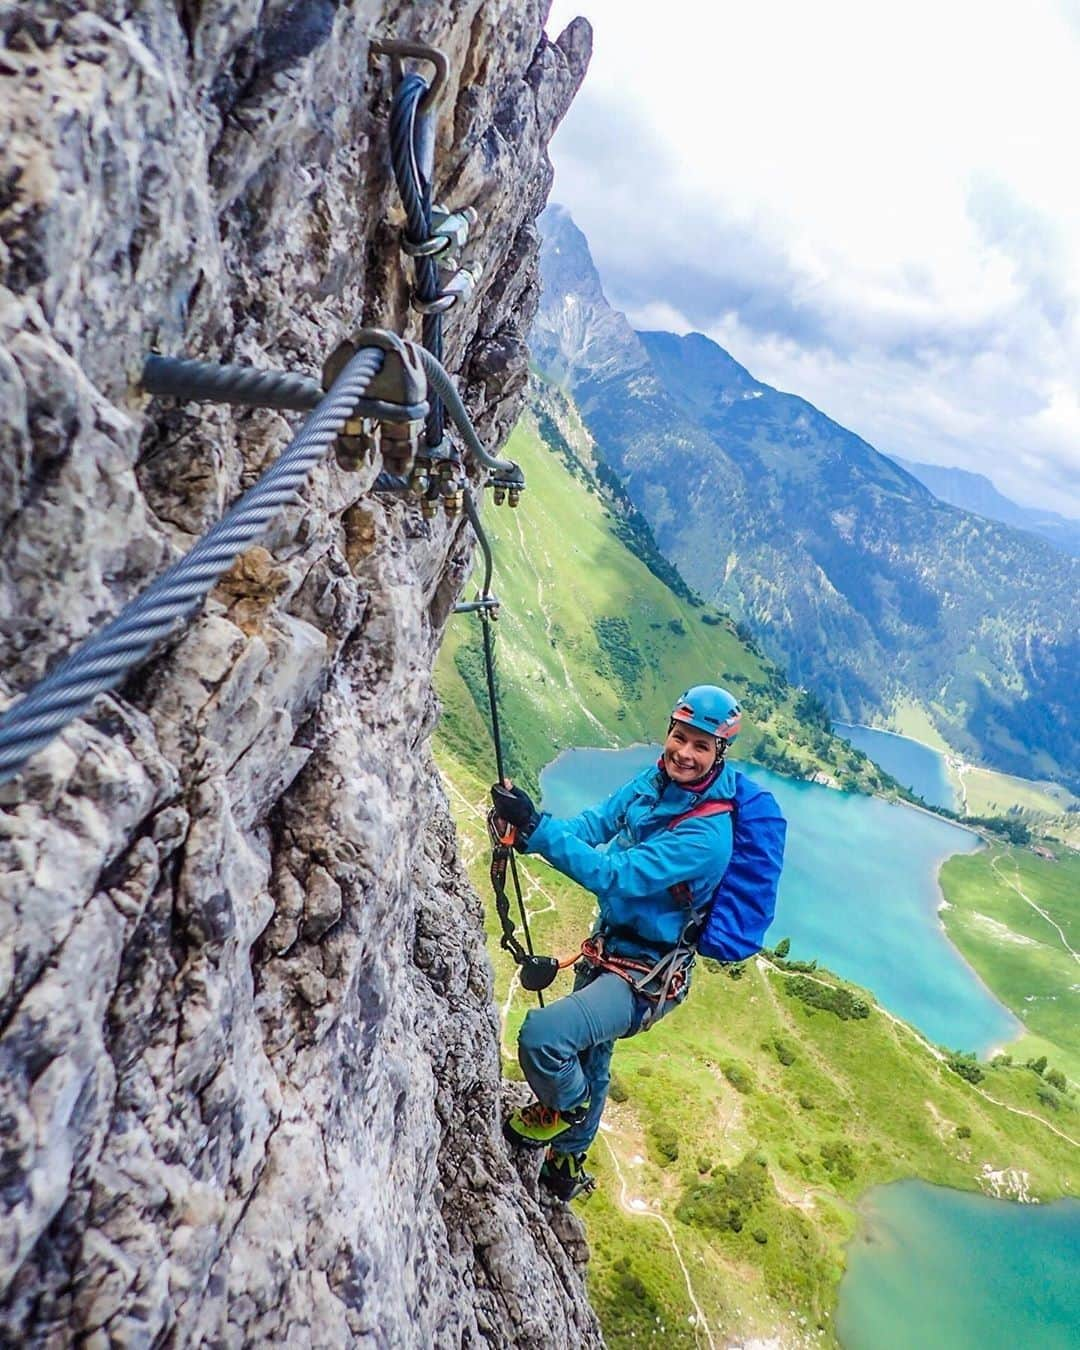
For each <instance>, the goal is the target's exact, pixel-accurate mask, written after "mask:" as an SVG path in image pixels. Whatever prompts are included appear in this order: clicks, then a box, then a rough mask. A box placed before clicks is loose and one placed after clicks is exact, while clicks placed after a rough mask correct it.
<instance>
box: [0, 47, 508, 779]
mask: <svg viewBox="0 0 1080 1350" xmlns="http://www.w3.org/2000/svg"><path fill="white" fill-rule="evenodd" d="M372 48H373V50H375V51H377V52H383V53H386V54H389V55H390V56H392V57H393V59H394V62H395V75H396V76H397V77H398V78H397V88H396V90H395V95H394V102H393V108H392V110H391V140H392V148H393V151H394V153H393V158H394V165H395V176H396V177H397V179H398V184H399V188H401V190H402V198H403V200H404V201H405V205H406V216H407V218H408V227H407V230H406V235H405V238H404V240H403V244H404V245H407V247H406V252H407V253H409V252H410V250H413V253H412V256H414V258H415V266H416V274H417V275H416V295H417V299H418V301H419V303H420V305H421V307H422V308H425V307H426V311H427V312H425V314H424V318H423V324H422V327H423V339H424V341H423V346H417V345H416V344H414V343H411V342H407V341H405V340H403V339H401V338H399V337H398V336H396V335H395V334H393V333H389V332H386V331H384V330H381V329H363V330H361V331H360V332H359V333H357V334H355V335H354V338H353V340H352V342H350V343H347V344H342V346H340V347H339V348H338V349H337V351H335V352H334V353H332V355H331V356H330V358H329V359H328V360H327V362H326V364H325V366H324V369H323V380H322V382H321V384H320V383H319V382H317V381H315V380H312V379H310V378H309V377H306V376H300V375H296V374H293V373H290V372H287V371H275V370H256V369H252V368H250V367H245V366H239V365H221V364H217V363H215V362H209V361H194V360H188V359H185V358H177V357H167V356H161V355H158V354H152V355H150V356H149V357H148V358H147V360H146V362H145V365H144V368H143V372H142V384H143V388H144V389H145V390H146V392H147V393H150V394H155V395H158V396H168V397H175V398H180V399H184V400H185V401H187V400H203V401H208V402H217V403H230V404H237V405H240V406H245V407H261V408H272V409H278V410H296V411H302V412H310V413H311V416H310V417H309V418H308V419H307V420H306V421H305V422H304V423H303V425H302V426H301V428H300V430H299V431H298V432H297V434H296V436H295V437H294V438H293V440H292V441H291V442H290V443H289V445H288V446H287V447H286V448H285V449H284V450H283V451H282V453H281V454H280V456H279V457H278V459H277V460H276V461H275V462H274V464H273V465H272V466H271V467H270V468H269V469H268V470H267V471H266V473H265V474H263V476H262V477H261V478H260V479H259V480H258V482H256V483H255V484H254V486H253V487H251V488H249V489H248V491H247V492H245V493H244V494H243V495H242V496H241V497H240V498H239V499H238V500H237V501H236V502H235V503H234V504H233V506H232V507H231V508H230V509H229V510H228V511H227V512H226V513H225V515H224V516H222V518H221V520H219V521H218V523H217V524H216V525H214V526H213V527H212V528H211V529H210V530H209V531H208V532H207V534H206V535H205V536H204V537H203V538H202V539H201V540H200V541H199V542H198V543H197V544H196V545H195V546H194V548H192V549H191V551H190V552H189V553H188V554H186V555H185V556H184V557H183V558H181V559H180V560H179V561H178V562H176V563H174V564H173V565H172V566H171V567H169V568H167V569H166V571H165V572H163V573H162V574H161V575H160V576H159V577H157V578H156V579H155V580H154V581H152V582H151V583H150V584H149V585H148V586H147V587H146V589H145V590H144V591H143V592H142V593H141V594H140V595H138V596H137V597H136V598H135V599H133V600H132V601H131V602H129V603H128V604H127V605H126V606H125V607H124V608H123V609H122V610H121V612H120V613H119V614H118V615H117V617H116V618H115V619H113V620H112V621H111V622H110V623H108V624H107V625H106V626H105V627H104V628H102V629H101V630H100V631H98V632H97V633H95V634H93V635H92V636H91V637H90V638H89V639H87V640H86V641H85V642H83V643H82V644H81V646H79V647H77V648H76V649H75V650H74V651H72V652H71V653H69V654H68V655H67V656H66V657H65V658H64V659H63V660H61V662H60V663H59V664H58V665H57V666H56V667H55V668H54V669H53V670H52V671H51V672H50V673H49V674H48V675H46V676H45V677H44V679H42V680H41V681H39V682H38V684H36V685H35V686H33V687H32V688H31V689H30V691H29V692H28V693H26V694H25V695H23V697H22V698H20V699H18V700H17V701H16V702H15V703H14V704H13V705H12V706H11V707H10V708H9V709H8V710H7V711H6V712H5V713H4V714H3V715H2V716H0V783H3V782H6V781H7V780H8V779H10V778H12V777H14V776H15V775H16V774H17V773H18V772H19V771H20V770H21V769H22V767H23V766H24V765H25V763H26V761H27V760H28V759H29V758H30V757H31V756H32V755H33V754H34V753H35V752H36V751H38V750H40V749H41V748H42V747H44V746H45V745H46V744H48V742H49V741H51V740H52V739H53V737H54V736H55V735H56V734H57V733H58V732H59V731H60V730H61V729H62V728H63V727H65V726H66V725H67V724H68V723H69V722H71V721H73V720H74V719H75V718H77V717H78V716H80V715H81V714H82V713H83V712H85V711H86V709H87V708H88V707H89V706H90V704H91V703H92V702H93V700H94V699H95V698H96V697H97V695H98V694H101V693H104V692H106V691H107V690H109V689H112V688H113V687H115V686H116V685H117V684H118V683H119V682H120V681H121V680H122V679H123V677H124V676H125V675H126V674H127V672H128V671H130V670H131V669H132V668H133V667H135V666H137V665H139V664H140V663H141V662H142V661H144V660H145V659H146V657H147V656H148V655H149V653H150V651H151V650H152V648H153V647H154V645H155V644H156V643H157V642H158V641H159V640H161V639H162V638H164V637H166V636H168V635H169V634H171V633H173V632H174V631H175V630H176V629H177V628H179V626H180V625H181V624H182V623H183V622H184V621H186V620H187V619H189V618H190V617H191V615H192V614H193V613H194V611H195V610H196V609H197V608H198V606H199V605H200V604H201V602H202V601H203V599H204V598H205V596H206V595H207V593H208V592H209V591H210V589H211V588H212V587H213V585H214V584H215V583H216V581H217V580H218V578H219V577H220V576H221V575H222V574H223V573H224V572H225V571H226V570H227V568H228V567H229V566H231V564H232V563H233V562H234V561H235V559H236V558H237V556H238V555H239V554H240V553H241V552H242V551H243V550H244V549H245V548H247V547H248V546H250V545H251V544H252V543H253V542H254V541H255V540H256V539H258V538H259V537H261V535H262V534H263V532H264V530H265V528H266V526H267V524H268V522H269V520H270V518H271V516H272V515H273V514H274V513H275V512H276V511H277V510H278V508H279V507H281V506H283V505H285V504H286V503H288V502H290V501H293V500H295V494H296V492H297V490H298V489H299V488H300V486H301V485H302V483H303V482H304V480H305V478H306V477H307V475H308V473H309V472H310V470H311V469H312V468H313V467H314V466H315V464H316V463H318V462H319V461H320V460H321V459H322V458H323V457H324V455H325V454H326V452H327V451H328V450H329V448H330V447H331V445H333V447H334V450H335V454H336V456H337V459H338V462H339V464H340V465H341V467H342V468H343V469H345V470H347V471H353V470H356V469H358V468H359V467H360V466H361V465H362V464H363V463H364V462H365V461H366V460H368V459H369V458H370V457H372V456H373V455H374V454H375V452H376V451H377V450H381V453H382V471H381V472H380V473H378V474H377V475H376V476H375V478H374V480H373V482H372V483H371V485H370V490H372V491H374V492H387V493H400V494H402V495H412V496H414V497H419V498H420V507H421V511H422V513H423V514H424V516H425V517H428V518H430V517H433V516H434V515H436V514H437V513H438V511H439V510H440V509H441V510H443V511H445V513H446V514H447V515H448V516H456V515H457V514H458V513H459V512H460V510H461V508H462V505H463V504H465V502H466V499H467V503H468V506H469V509H470V518H471V519H472V520H473V522H474V525H475V524H476V523H478V522H477V517H476V511H475V506H474V505H473V504H472V499H471V494H468V489H467V480H466V478H465V474H464V466H463V462H462V456H461V454H460V453H459V452H458V451H457V450H456V448H455V447H454V446H453V444H452V443H451V442H450V440H449V438H448V437H447V436H445V435H444V430H445V427H444V423H445V417H446V414H447V413H448V414H449V416H450V419H451V420H452V421H453V423H454V425H455V427H456V429H457V432H458V433H459V435H460V436H461V438H462V442H463V444H464V446H465V448H466V450H467V451H468V452H469V454H470V455H471V457H472V458H473V459H474V460H475V461H476V462H477V463H479V464H481V465H482V466H483V467H484V468H485V469H487V470H488V471H489V472H491V473H494V474H495V475H497V477H494V478H491V479H490V481H491V483H492V485H493V486H496V485H497V490H498V491H500V492H501V493H509V494H510V497H511V504H512V505H513V504H515V503H516V495H517V494H518V493H520V491H521V489H522V487H523V486H524V479H523V477H522V474H521V470H520V469H519V468H518V466H517V465H516V464H513V463H512V462H510V461H509V460H504V459H498V458H496V457H495V456H493V455H490V454H488V452H487V451H486V450H485V448H484V446H483V445H482V443H481V442H480V439H479V437H478V436H477V434H476V431H475V429H474V427H473V425H472V422H471V419H470V418H469V415H468V412H467V410H466V408H465V405H464V403H463V402H462V400H461V398H460V396H459V395H458V392H457V390H456V388H455V387H454V383H453V380H452V379H451V378H450V376H449V375H448V374H447V372H446V371H445V370H444V369H443V366H442V363H441V359H440V357H441V353H442V317H441V312H442V311H445V310H447V309H449V308H450V306H451V305H452V304H454V303H459V302H460V301H461V299H462V298H463V297H464V296H465V295H466V294H467V293H469V289H470V288H469V285H468V284H467V282H466V280H465V279H464V278H463V279H462V280H460V281H454V276H453V275H452V276H451V277H450V278H449V279H447V280H445V281H444V280H442V279H440V277H439V264H440V263H441V264H442V265H443V266H444V268H447V267H449V262H450V260H449V259H448V258H447V257H446V256H445V255H446V254H447V252H448V250H449V249H450V248H460V247H461V246H462V245H463V244H464V243H465V241H466V239H467V237H468V229H469V227H470V225H471V224H473V223H475V213H470V212H469V211H464V212H456V213H451V212H446V211H443V210H442V209H441V208H440V207H438V206H434V205H432V203H431V178H432V164H433V159H434V132H433V127H432V123H431V118H430V116H429V113H430V108H431V105H432V103H433V102H434V100H435V99H436V97H437V95H438V93H439V91H440V90H441V88H442V86H443V85H444V84H445V82H446V76H447V61H446V57H445V56H444V55H443V54H442V53H441V52H438V51H437V50H436V49H434V48H430V47H427V46H425V45H422V44H416V43H409V42H401V41H397V40H389V39H387V40H378V41H375V42H373V43H372ZM407 56H412V57H418V58H421V59H423V60H427V61H430V62H431V63H432V64H433V66H434V68H435V78H434V80H433V82H432V84H431V85H430V87H429V86H428V84H427V83H426V81H424V80H423V79H422V78H421V77H420V76H418V75H405V74H404V73H403V70H402V67H401V62H402V59H403V58H404V57H407ZM461 270H464V269H461ZM455 275H456V274H455ZM468 275H469V277H471V278H472V280H473V282H475V278H476V275H477V274H476V270H475V269H474V270H473V271H472V272H470V273H469V274H468ZM440 297H442V298H443V299H444V300H446V303H444V304H439V303H438V301H439V300H440ZM449 297H453V298H449ZM436 311H439V312H436ZM429 395H430V396H429ZM421 423H422V424H423V445H421V432H420V427H421ZM421 451H422V453H421ZM467 494H468V495H467ZM489 573H490V569H489ZM496 604H497V602H496V601H495V599H494V597H493V596H491V594H490V587H489V586H487V585H486V586H485V593H484V595H483V596H482V597H480V598H479V599H478V600H477V601H476V602H473V604H472V605H471V606H468V608H471V609H475V610H476V612H478V613H480V614H481V615H482V617H483V618H484V619H485V620H488V619H489V618H490V617H491V615H492V614H493V613H494V612H495V605H496Z"/></svg>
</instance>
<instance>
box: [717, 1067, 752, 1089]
mask: <svg viewBox="0 0 1080 1350" xmlns="http://www.w3.org/2000/svg"><path fill="white" fill-rule="evenodd" d="M724 1077H725V1078H726V1079H727V1080H728V1082H729V1083H730V1084H731V1086H732V1087H733V1088H734V1089H735V1091H736V1092H741V1093H742V1094H743V1096H746V1094H747V1093H749V1092H753V1090H754V1080H753V1079H752V1078H751V1077H750V1072H749V1070H748V1069H746V1068H745V1067H744V1066H743V1065H742V1064H735V1063H734V1062H732V1063H730V1064H725V1065H724Z"/></svg>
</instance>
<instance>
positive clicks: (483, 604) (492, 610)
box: [454, 595, 499, 619]
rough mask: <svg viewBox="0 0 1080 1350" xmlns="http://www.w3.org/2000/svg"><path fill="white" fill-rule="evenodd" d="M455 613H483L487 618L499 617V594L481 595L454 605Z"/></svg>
mask: <svg viewBox="0 0 1080 1350" xmlns="http://www.w3.org/2000/svg"><path fill="white" fill-rule="evenodd" d="M454 613H455V614H476V613H482V614H483V615H484V617H485V618H488V617H491V618H492V619H497V618H498V617H499V597H498V596H497V595H480V596H477V598H476V599H475V600H465V601H463V602H462V603H461V604H459V605H455V606H454Z"/></svg>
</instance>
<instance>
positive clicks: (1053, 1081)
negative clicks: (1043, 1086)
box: [1043, 1069, 1069, 1092]
mask: <svg viewBox="0 0 1080 1350" xmlns="http://www.w3.org/2000/svg"><path fill="white" fill-rule="evenodd" d="M1043 1077H1044V1078H1045V1079H1046V1081H1047V1082H1048V1083H1049V1084H1050V1086H1051V1087H1056V1088H1057V1090H1058V1091H1059V1092H1064V1091H1065V1089H1066V1088H1067V1087H1068V1085H1069V1084H1068V1080H1067V1079H1066V1077H1065V1075H1064V1074H1063V1073H1062V1072H1061V1070H1060V1069H1047V1071H1046V1072H1045V1073H1044V1074H1043Z"/></svg>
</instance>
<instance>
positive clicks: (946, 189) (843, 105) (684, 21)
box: [549, 0, 1080, 515]
mask: <svg viewBox="0 0 1080 1350" xmlns="http://www.w3.org/2000/svg"><path fill="white" fill-rule="evenodd" d="M578 12H583V13H585V14H586V15H587V16H588V17H589V19H590V20H591V21H592V23H593V26H594V29H595V48H594V57H593V64H592V68H591V70H590V72H589V75H588V77H587V79H586V83H585V88H584V89H583V91H582V93H581V95H579V98H578V101H577V103H576V104H575V106H574V107H573V108H572V109H571V111H570V113H569V115H568V116H567V119H566V121H565V123H564V124H563V128H562V129H561V131H560V133H559V135H558V137H557V139H556V142H555V144H554V146H553V157H554V159H555V163H556V174H557V176H556V187H555V192H554V194H553V195H554V197H555V199H556V200H559V201H562V202H564V203H565V204H566V205H567V206H568V207H569V208H570V209H571V211H572V212H573V213H574V216H575V218H576V219H577V221H578V223H579V224H580V225H581V227H582V228H583V229H584V230H585V232H586V234H587V235H588V236H589V239H590V242H591V244H592V246H593V251H594V255H595V256H596V259H597V263H598V265H599V267H600V270H601V273H602V275H603V277H604V281H605V286H606V288H607V290H608V293H609V295H610V296H611V299H612V301H613V302H614V303H616V304H621V305H623V306H624V307H625V308H627V309H628V312H630V314H631V318H632V321H634V322H637V323H639V324H644V323H649V324H651V325H653V326H663V327H668V328H672V329H677V328H678V327H679V326H682V327H684V328H687V327H696V328H700V329H703V330H704V331H707V332H709V333H710V334H711V335H712V336H714V337H715V338H716V339H717V340H718V341H720V342H721V343H722V344H723V345H724V346H725V347H727V348H728V349H729V350H730V351H731V352H732V355H733V356H735V358H736V359H737V360H739V361H741V362H743V364H745V365H746V366H748V368H749V369H750V370H751V371H752V372H753V373H754V374H755V375H757V376H758V378H760V379H763V380H766V381H768V382H769V383H773V384H777V385H778V386H780V387H782V388H785V389H789V390H791V391H793V392H796V393H800V394H803V395H804V396H805V397H807V398H809V399H810V400H811V401H812V402H814V403H816V404H817V405H818V406H820V407H821V408H822V409H823V410H824V411H826V412H828V413H829V414H830V415H831V416H833V417H835V418H836V419H837V420H838V421H840V422H842V423H844V424H845V425H847V426H849V427H851V429H852V430H854V431H857V432H858V433H859V434H860V435H862V436H864V437H866V439H867V440H869V441H871V443H873V444H874V445H876V446H877V447H878V448H879V449H882V450H886V451H892V452H895V453H899V454H903V455H907V456H909V457H911V458H914V459H919V458H925V459H931V460H936V461H937V462H939V463H953V464H961V465H962V466H963V467H966V468H974V469H978V470H980V471H981V472H986V473H989V474H990V475H991V476H992V477H993V478H994V479H995V481H996V482H997V483H998V485H999V486H1000V487H1001V488H1002V490H1003V491H1006V492H1007V493H1009V494H1010V495H1012V496H1014V497H1016V498H1017V499H1018V500H1020V501H1023V502H1026V503H1036V504H1042V505H1046V506H1049V507H1051V508H1053V509H1056V510H1060V511H1068V512H1071V513H1072V514H1076V515H1080V481H1078V480H1080V409H1078V402H1077V391H1078V381H1080V318H1078V315H1080V174H1078V173H1077V172H1076V171H1075V169H1074V163H1075V158H1076V152H1075V134H1076V130H1075V129H1076V127H1077V126H1078V125H1080V80H1078V79H1077V78H1076V71H1077V69H1078V68H1080V63H1078V58H1080V21H1078V18H1077V6H1076V5H1072V4H1070V5H1066V4H1055V3H1052V0H1029V3H1027V4H1024V5H1011V4H1005V3H991V4H989V5H987V4H985V3H975V2H974V0H953V2H952V3H951V4H949V5H941V4H940V3H938V2H937V0H933V3H931V0H908V3H907V4H905V5H904V6H902V7H897V6H892V7H885V6H881V5H867V4H866V3H865V0H819V2H818V3H817V4H814V5H806V4H803V3H801V2H800V0H758V2H757V3H756V4H754V5H747V4H745V3H743V2H742V0H740V2H739V3H735V0H685V2H684V3H682V4H680V5H677V6H669V7H667V9H666V10H665V9H660V10H658V9H657V7H656V6H655V5H654V4H649V5H645V4H644V3H640V2H639V0H577V3H569V2H567V0H555V3H554V5H553V9H552V15H551V18H550V20H549V29H550V30H551V31H555V30H557V29H558V28H559V27H561V26H562V25H563V24H564V23H565V22H567V21H568V20H569V19H570V18H571V17H573V15H574V14H576V13H578ZM665 315H666V316H668V317H667V318H664V317H663V316H665ZM677 320H678V321H681V325H680V324H679V323H677V322H676V321H677Z"/></svg>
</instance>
